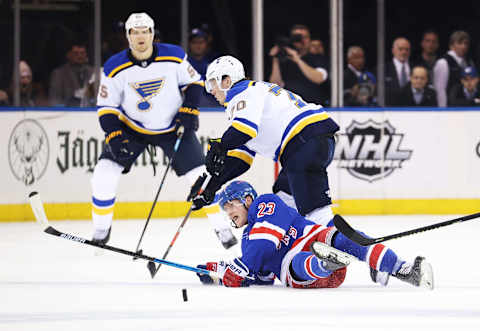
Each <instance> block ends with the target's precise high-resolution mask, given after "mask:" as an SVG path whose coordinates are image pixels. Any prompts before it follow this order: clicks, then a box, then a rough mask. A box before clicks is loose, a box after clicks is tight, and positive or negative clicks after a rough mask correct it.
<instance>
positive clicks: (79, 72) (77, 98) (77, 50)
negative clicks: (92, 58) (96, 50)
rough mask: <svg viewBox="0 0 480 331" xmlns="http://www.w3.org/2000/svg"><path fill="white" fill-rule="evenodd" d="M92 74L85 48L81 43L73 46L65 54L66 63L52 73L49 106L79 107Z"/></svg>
mask: <svg viewBox="0 0 480 331" xmlns="http://www.w3.org/2000/svg"><path fill="white" fill-rule="evenodd" d="M92 73H93V67H92V66H91V65H89V64H88V57H87V47H86V46H85V45H83V44H81V43H75V44H73V45H72V46H71V48H70V49H69V50H68V52H67V63H65V64H64V65H62V66H60V67H58V68H56V69H55V70H54V71H53V72H52V75H51V78H50V91H49V92H50V93H49V99H50V105H52V106H68V107H78V106H80V103H81V100H82V98H83V97H84V95H85V90H86V85H87V83H88V80H89V79H90V77H92Z"/></svg>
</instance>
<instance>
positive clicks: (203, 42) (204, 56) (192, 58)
mask: <svg viewBox="0 0 480 331" xmlns="http://www.w3.org/2000/svg"><path fill="white" fill-rule="evenodd" d="M217 57H218V54H217V53H216V52H213V51H211V50H210V48H209V44H208V33H207V32H206V31H204V30H202V29H200V28H194V29H192V31H191V32H190V36H189V38H188V62H190V64H191V65H192V67H194V68H195V70H197V72H198V73H199V74H200V75H201V76H202V79H205V74H206V72H207V67H208V65H209V64H210V62H212V61H213V60H214V59H216V58H217ZM199 104H200V106H202V107H218V102H217V100H215V97H214V96H213V95H212V94H210V93H207V91H206V90H205V89H203V91H202V95H201V101H200V102H199Z"/></svg>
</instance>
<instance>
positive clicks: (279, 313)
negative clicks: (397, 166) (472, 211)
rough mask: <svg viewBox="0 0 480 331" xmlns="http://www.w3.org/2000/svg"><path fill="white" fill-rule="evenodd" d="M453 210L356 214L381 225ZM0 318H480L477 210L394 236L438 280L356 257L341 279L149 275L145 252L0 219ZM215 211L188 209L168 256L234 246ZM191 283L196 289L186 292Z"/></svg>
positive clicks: (82, 325)
mask: <svg viewBox="0 0 480 331" xmlns="http://www.w3.org/2000/svg"><path fill="white" fill-rule="evenodd" d="M454 217H455V216H452V215H448V216H424V215H420V216H384V217H379V216H376V217H372V216H369V217H366V216H365V217H359V216H351V217H347V220H348V221H349V222H350V223H351V224H352V225H353V226H355V227H356V228H359V229H362V230H364V231H366V232H367V233H369V234H370V235H372V236H375V237H377V236H381V235H384V234H391V233H396V232H400V231H404V230H409V229H411V228H415V227H419V226H424V225H428V224H431V223H436V222H440V221H444V220H448V219H450V218H454ZM144 222H145V221H144V220H137V221H133V220H128V221H123V220H121V221H114V224H113V228H112V238H111V241H110V243H109V244H111V245H112V246H117V247H121V248H124V249H128V250H134V249H135V247H136V244H137V241H138V238H139V236H140V233H141V230H142V228H143V225H144ZM180 222H181V219H165V220H157V219H155V220H153V221H152V222H151V223H150V225H149V228H148V230H147V233H146V236H145V237H144V241H143V243H144V244H143V245H142V247H143V249H144V253H145V254H147V255H150V256H155V257H161V256H162V255H163V253H164V252H165V249H166V248H167V246H168V244H169V243H170V241H171V239H172V237H173V235H174V234H175V232H176V230H177V228H178V226H179V224H180ZM51 225H52V226H54V227H55V228H57V229H58V230H60V231H62V232H67V233H71V234H74V235H78V236H82V237H85V238H90V235H91V223H90V222H87V221H58V222H51ZM0 229H1V230H0V231H1V233H2V236H1V241H0V261H1V264H0V270H1V271H0V298H1V299H0V330H2V331H3V330H5V331H17V330H36V331H40V330H45V331H56V330H62V331H65V330H68V331H74V330H81V331H85V330H92V331H93V330H116V331H118V330H135V331H140V330H142V331H143V330H225V331H228V330H297V331H300V330H335V331H340V330H403V331H410V330H457V331H458V330H480V267H479V260H478V244H477V242H478V234H479V233H480V220H471V221H467V222H464V223H459V224H454V225H450V226H447V227H443V228H441V229H436V230H432V231H428V232H425V233H421V234H416V235H412V236H409V237H405V238H401V239H396V240H392V241H389V242H387V243H386V244H388V246H389V247H391V248H393V249H394V250H395V251H396V252H397V253H398V254H399V255H400V256H401V257H403V258H405V259H408V260H413V259H414V257H415V256H416V255H423V256H425V257H427V259H428V260H429V261H430V262H431V264H432V266H433V269H434V276H435V289H434V290H433V291H428V290H424V289H419V288H414V287H411V286H410V285H408V284H405V283H402V282H400V281H399V280H397V279H393V278H391V279H390V283H389V286H388V287H386V288H382V287H381V286H379V285H377V284H374V283H372V282H371V280H370V277H369V272H368V268H367V266H366V265H365V264H364V263H360V262H354V263H353V264H352V265H351V266H350V267H349V270H348V272H347V278H346V280H345V282H344V283H343V285H342V286H341V287H340V288H337V289H309V290H300V289H291V288H284V287H282V286H281V285H280V284H279V283H276V285H275V286H272V287H250V288H224V287H219V286H204V285H202V284H201V283H200V282H199V280H198V278H197V276H196V275H195V273H193V272H190V271H185V270H181V269H177V268H172V267H169V266H166V265H164V266H162V268H161V269H160V271H159V272H158V274H157V276H156V277H155V279H153V280H152V279H151V278H150V275H149V272H148V270H147V268H146V261H143V260H140V261H135V262H134V261H132V258H131V257H128V256H125V255H121V254H117V253H113V252H106V253H105V254H103V255H101V256H95V255H94V250H95V248H93V247H90V246H86V245H82V244H79V243H75V242H72V241H68V240H64V239H62V238H59V237H54V236H51V235H48V234H45V233H43V232H42V230H41V228H40V227H39V226H38V225H36V224H35V223H33V222H18V223H15V222H7V223H0ZM230 256H231V253H230V252H227V251H226V250H224V249H223V247H222V246H221V245H220V243H219V242H218V241H217V239H216V236H215V234H214V233H213V231H212V229H211V227H210V224H209V223H208V221H207V220H206V219H195V218H193V219H190V220H188V222H187V224H186V225H185V227H184V228H183V231H182V233H181V234H180V236H179V238H178V240H177V241H176V243H175V245H174V246H173V248H172V250H171V251H170V254H169V256H168V257H167V260H170V261H173V262H177V263H182V264H187V265H191V266H196V265H197V264H200V263H203V262H206V261H215V260H218V259H221V258H227V259H228V258H229V257H230ZM182 289H186V290H187V296H188V301H184V300H183V298H182Z"/></svg>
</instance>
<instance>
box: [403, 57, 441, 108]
mask: <svg viewBox="0 0 480 331" xmlns="http://www.w3.org/2000/svg"><path fill="white" fill-rule="evenodd" d="M427 82H428V71H427V69H426V68H425V67H423V66H416V67H414V68H413V69H412V74H411V75H410V82H409V83H407V84H406V85H405V86H404V87H402V88H401V89H400V91H399V93H398V94H397V96H396V102H395V105H396V106H403V107H437V93H436V92H435V90H434V89H433V88H431V87H430V86H428V85H427Z"/></svg>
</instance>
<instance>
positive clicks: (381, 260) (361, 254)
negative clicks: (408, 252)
mask: <svg viewBox="0 0 480 331" xmlns="http://www.w3.org/2000/svg"><path fill="white" fill-rule="evenodd" d="M359 233H362V232H359ZM362 234H363V233H362ZM333 247H335V248H337V249H339V250H341V251H343V252H346V253H348V254H351V255H353V256H356V257H357V258H358V259H360V260H362V261H365V262H366V263H367V264H368V265H369V266H370V267H371V268H373V269H375V270H379V271H386V272H388V273H389V274H394V273H396V272H397V271H398V269H399V268H400V266H401V264H402V263H403V261H401V260H400V259H398V257H397V254H395V252H394V251H392V250H391V249H390V248H387V247H385V246H384V245H382V244H376V245H372V246H360V245H358V244H356V243H354V242H353V241H351V240H350V239H348V238H347V237H345V236H344V235H343V234H341V233H337V235H336V236H335V238H334V241H333Z"/></svg>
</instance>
